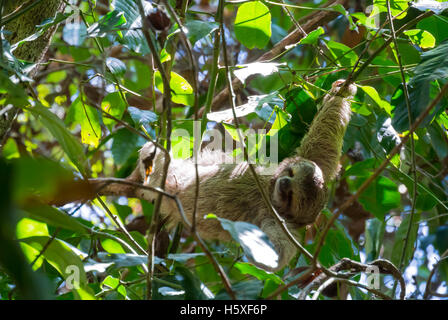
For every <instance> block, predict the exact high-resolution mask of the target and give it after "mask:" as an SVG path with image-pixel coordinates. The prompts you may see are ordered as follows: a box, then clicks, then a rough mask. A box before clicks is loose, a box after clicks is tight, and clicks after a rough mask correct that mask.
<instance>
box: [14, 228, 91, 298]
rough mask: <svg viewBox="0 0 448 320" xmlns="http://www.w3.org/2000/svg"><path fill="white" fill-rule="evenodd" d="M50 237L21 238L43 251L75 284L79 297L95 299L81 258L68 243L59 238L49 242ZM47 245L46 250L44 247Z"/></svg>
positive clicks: (60, 271) (75, 290)
mask: <svg viewBox="0 0 448 320" xmlns="http://www.w3.org/2000/svg"><path fill="white" fill-rule="evenodd" d="M49 240H50V237H47V236H35V237H29V238H25V239H21V240H20V241H21V242H22V243H25V244H27V245H29V246H31V247H33V248H34V249H36V250H37V251H39V252H43V254H42V255H43V256H44V257H45V260H47V261H48V263H49V264H51V265H52V266H53V267H54V268H55V269H56V270H57V271H58V272H59V274H60V275H61V276H62V277H63V278H64V279H65V280H67V281H68V282H69V283H70V285H73V290H74V293H75V294H76V296H77V297H78V299H82V300H87V299H95V296H94V295H93V291H92V289H91V288H90V287H89V286H88V281H87V277H86V274H85V271H84V267H83V265H82V261H81V258H80V257H79V256H78V254H77V253H75V252H74V251H72V248H71V247H69V246H68V245H67V244H66V243H64V242H63V241H61V240H59V239H54V240H53V241H51V242H49ZM44 246H46V250H45V251H43V250H42V249H43V248H44Z"/></svg>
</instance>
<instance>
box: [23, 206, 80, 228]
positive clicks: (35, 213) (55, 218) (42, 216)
mask: <svg viewBox="0 0 448 320" xmlns="http://www.w3.org/2000/svg"><path fill="white" fill-rule="evenodd" d="M24 215H25V216H26V217H29V218H32V219H36V220H38V221H42V222H45V223H47V224H48V225H50V226H54V227H60V228H64V229H68V230H72V231H75V232H77V233H80V234H85V233H87V232H88V228H87V227H86V226H84V225H83V224H81V223H80V222H78V221H77V220H76V219H75V218H73V217H71V216H69V215H67V214H65V213H63V212H62V211H60V210H58V209H56V208H54V207H51V206H49V205H45V204H33V205H29V206H26V207H25V208H24Z"/></svg>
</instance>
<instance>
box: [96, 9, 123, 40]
mask: <svg viewBox="0 0 448 320" xmlns="http://www.w3.org/2000/svg"><path fill="white" fill-rule="evenodd" d="M124 24H126V18H125V17H124V12H122V11H118V10H114V11H111V12H108V13H107V14H106V15H105V16H104V17H101V18H100V19H99V20H98V22H95V23H94V24H92V25H91V26H90V27H89V28H88V29H87V35H88V37H99V38H101V37H105V36H107V34H108V33H110V32H112V31H119V30H120V28H121V27H122V26H123V25H124Z"/></svg>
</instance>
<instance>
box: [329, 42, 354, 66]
mask: <svg viewBox="0 0 448 320" xmlns="http://www.w3.org/2000/svg"><path fill="white" fill-rule="evenodd" d="M327 46H328V48H329V49H330V52H331V54H332V56H333V58H334V59H336V61H338V62H340V63H341V65H343V66H347V67H352V66H354V65H355V63H356V61H357V60H358V56H357V55H356V53H355V51H353V50H352V49H351V48H349V47H347V46H346V45H345V44H342V43H340V42H336V41H332V40H329V41H327Z"/></svg>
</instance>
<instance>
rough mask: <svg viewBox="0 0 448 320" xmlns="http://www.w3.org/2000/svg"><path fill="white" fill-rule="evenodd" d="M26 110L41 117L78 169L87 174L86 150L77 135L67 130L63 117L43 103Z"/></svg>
mask: <svg viewBox="0 0 448 320" xmlns="http://www.w3.org/2000/svg"><path fill="white" fill-rule="evenodd" d="M26 110H28V111H30V112H31V113H32V114H33V115H35V116H38V117H39V119H40V121H41V122H42V124H43V125H44V126H45V127H46V128H47V129H48V130H49V131H50V133H51V134H52V135H53V137H54V138H55V139H56V140H57V141H58V142H59V144H60V145H61V147H62V149H63V150H64V151H65V153H66V154H67V156H68V157H69V158H70V160H71V161H72V162H73V163H74V164H75V166H76V167H77V168H78V170H79V171H80V172H81V173H83V174H87V172H88V170H87V168H86V162H87V159H86V157H85V155H84V150H83V148H82V146H81V144H80V143H79V142H78V140H76V139H75V137H74V136H73V135H72V134H71V133H70V132H69V131H68V130H67V128H66V126H65V124H64V123H63V122H62V121H61V119H59V118H58V117H57V116H56V115H55V114H53V113H52V112H50V111H49V110H48V109H47V108H45V107H43V106H41V105H36V106H34V107H33V108H26Z"/></svg>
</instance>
